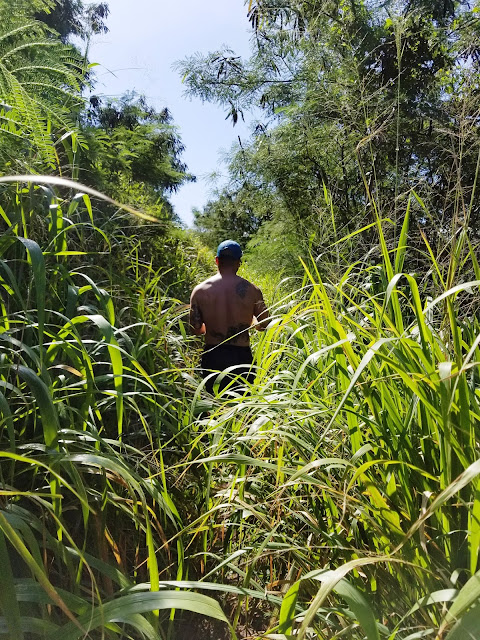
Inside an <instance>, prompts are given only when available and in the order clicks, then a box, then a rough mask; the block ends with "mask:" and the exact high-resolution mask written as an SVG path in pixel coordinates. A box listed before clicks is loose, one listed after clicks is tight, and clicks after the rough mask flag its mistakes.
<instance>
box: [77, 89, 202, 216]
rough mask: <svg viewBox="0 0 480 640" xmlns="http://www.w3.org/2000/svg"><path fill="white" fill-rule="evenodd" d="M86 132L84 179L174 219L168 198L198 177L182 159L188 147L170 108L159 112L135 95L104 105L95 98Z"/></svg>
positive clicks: (82, 174) (91, 105) (88, 115)
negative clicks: (173, 120) (184, 145)
mask: <svg viewBox="0 0 480 640" xmlns="http://www.w3.org/2000/svg"><path fill="white" fill-rule="evenodd" d="M83 133H84V135H85V137H86V140H87V142H88V150H87V151H85V152H84V153H83V155H82V160H81V169H80V177H81V180H82V181H84V182H85V183H87V184H91V185H92V186H94V187H96V188H97V189H99V190H100V191H102V192H104V193H106V194H108V195H110V196H111V197H113V198H116V199H117V200H121V201H126V202H132V203H134V204H136V205H137V206H139V207H141V208H144V209H145V210H147V211H149V212H150V213H152V214H154V215H156V216H159V217H162V218H166V219H171V218H173V217H174V216H173V210H172V207H171V205H170V203H169V201H168V195H169V194H170V193H172V192H174V191H176V190H177V189H178V188H179V187H180V186H181V185H182V184H184V183H185V182H188V181H193V180H194V179H195V178H194V177H193V176H192V175H191V174H189V173H188V171H187V167H186V165H185V164H184V163H183V161H182V160H181V154H182V152H183V150H184V147H183V144H182V142H181V139H180V137H179V134H178V130H177V128H176V127H175V126H174V125H173V123H172V116H171V114H170V112H169V111H168V109H163V110H162V111H160V112H158V111H156V110H155V109H154V108H152V107H150V106H149V105H148V104H147V102H146V100H145V98H144V97H142V96H140V97H138V96H136V95H135V94H133V93H131V94H127V95H125V96H124V97H123V98H121V99H120V100H109V101H107V102H106V103H103V102H102V101H101V100H100V99H99V98H97V97H92V98H91V100H90V108H89V111H88V113H87V114H86V117H85V119H84V125H83Z"/></svg>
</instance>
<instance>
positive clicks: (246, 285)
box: [235, 276, 262, 298]
mask: <svg viewBox="0 0 480 640" xmlns="http://www.w3.org/2000/svg"><path fill="white" fill-rule="evenodd" d="M235 291H236V293H237V294H238V295H239V296H240V297H241V298H245V297H246V296H247V295H249V296H251V295H252V294H253V295H254V296H255V297H258V296H261V295H262V292H261V290H260V288H259V287H257V285H256V284H253V282H250V280H247V279H246V278H242V277H240V276H237V282H236V284H235Z"/></svg>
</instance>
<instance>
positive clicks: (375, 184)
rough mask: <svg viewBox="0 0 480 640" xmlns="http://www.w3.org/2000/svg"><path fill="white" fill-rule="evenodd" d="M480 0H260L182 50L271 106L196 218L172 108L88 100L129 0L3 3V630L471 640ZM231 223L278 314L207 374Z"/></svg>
mask: <svg viewBox="0 0 480 640" xmlns="http://www.w3.org/2000/svg"><path fill="white" fill-rule="evenodd" d="M472 4H473V3H470V4H468V3H466V2H455V1H454V0H446V1H445V2H440V3H439V2H433V0H432V1H430V0H411V1H410V2H381V3H380V2H378V3H376V2H373V0H372V1H367V0H365V1H361V0H348V2H347V1H346V0H309V1H307V0H305V1H303V0H301V1H300V2H298V1H295V2H294V1H293V0H274V1H273V2H269V3H268V5H267V4H266V3H263V2H260V0H258V1H257V2H253V1H252V2H250V3H249V5H248V11H249V18H250V21H251V24H252V47H253V48H254V51H253V53H254V55H253V56H252V59H251V60H250V61H247V62H244V61H242V60H240V59H238V58H237V57H235V55H234V54H233V52H216V53H212V54H209V55H208V56H206V57H204V58H199V57H196V58H192V59H189V60H187V61H185V62H183V63H180V66H182V72H183V73H184V74H185V79H186V84H187V90H188V91H190V92H191V93H193V94H196V95H199V96H201V97H202V98H204V99H208V100H215V101H218V102H220V103H222V104H225V105H227V108H228V110H229V112H230V114H231V116H232V119H233V120H234V121H236V120H237V119H238V117H242V113H243V114H245V113H246V111H247V110H248V109H250V108H252V109H253V110H254V112H255V113H256V115H257V116H258V115H259V113H261V111H259V109H261V108H263V109H264V111H265V118H264V120H263V121H262V122H258V123H257V124H256V125H255V130H254V132H253V135H252V139H251V141H250V142H248V143H246V142H245V143H242V146H241V147H240V148H239V149H237V150H234V152H233V153H232V157H231V163H230V174H231V181H230V183H229V184H228V185H227V186H226V187H225V188H224V189H223V190H222V191H221V192H220V193H219V194H218V198H216V199H214V200H212V201H211V202H210V203H209V204H208V205H207V206H206V207H205V208H204V210H203V211H202V212H198V213H197V219H196V224H197V232H196V233H195V234H192V233H189V232H187V231H185V230H183V229H182V228H181V227H180V226H179V225H178V221H177V219H176V216H175V213H174V211H173V209H172V207H171V205H170V203H169V194H170V193H171V192H172V191H174V190H176V189H178V188H180V187H181V185H182V184H183V183H185V182H186V181H188V180H192V179H194V178H193V176H191V175H190V174H189V173H188V169H187V167H186V166H185V164H184V163H183V161H182V158H181V155H182V150H183V147H182V143H181V140H180V137H179V133H178V131H177V129H176V128H175V126H174V125H173V121H172V116H171V114H169V113H168V112H167V111H165V110H163V111H157V110H156V109H153V108H152V107H151V106H149V105H148V104H147V103H146V101H145V100H144V99H143V98H141V97H139V96H135V95H132V94H128V93H126V95H125V97H124V98H123V99H122V100H120V101H117V102H114V101H111V102H108V101H105V102H101V101H100V100H98V99H95V98H94V99H93V100H91V101H90V102H89V103H88V104H86V103H85V100H84V99H83V97H82V95H83V89H84V87H85V86H86V85H87V84H92V83H94V76H93V75H92V74H93V70H92V68H90V66H89V62H88V60H87V59H86V54H85V53H82V52H81V50H80V49H79V48H78V47H76V46H73V45H72V44H70V42H71V40H72V38H71V36H73V35H75V36H77V37H80V38H84V40H85V42H88V39H89V37H90V36H91V34H92V33H95V32H96V31H98V30H102V29H105V28H106V24H107V23H106V22H105V21H106V19H107V16H108V8H107V6H106V5H105V4H99V5H94V6H92V5H91V6H89V7H88V8H86V7H85V6H83V4H82V3H81V2H80V1H79V0H62V1H58V2H57V1H55V0H23V1H21V2H20V1H19V2H18V6H17V10H16V11H15V12H14V14H13V13H12V12H11V11H10V10H9V5H8V4H7V3H6V2H4V1H2V2H0V15H1V16H2V21H1V22H0V29H1V30H2V32H1V33H0V94H1V95H0V103H1V104H0V174H1V176H2V177H0V225H1V229H2V236H1V238H0V290H1V296H0V309H1V311H0V314H1V321H0V417H1V421H0V460H1V464H0V482H1V486H0V567H1V574H0V613H1V616H0V636H2V637H6V638H12V639H15V640H17V639H24V638H25V639H26V638H38V637H39V638H49V639H50V638H53V639H56V638H58V640H60V639H61V640H68V639H70V638H71V639H74V638H86V637H89V638H133V639H139V638H151V639H157V638H161V639H162V640H163V639H167V638H168V639H171V640H174V639H175V638H192V639H194V638H200V637H202V638H203V637H205V638H212V640H221V639H223V638H229V637H232V638H234V637H237V638H272V639H277V640H287V639H289V638H297V639H299V640H303V639H306V638H324V639H325V640H333V639H334V638H342V637H343V638H352V639H356V638H358V639H359V640H361V639H364V638H367V640H379V639H380V638H381V637H383V638H388V639H389V640H414V639H417V638H432V639H436V640H463V639H464V638H480V631H479V629H480V621H479V617H480V608H479V606H478V601H479V597H480V589H479V586H478V585H479V576H480V573H479V569H480V568H479V566H478V560H479V558H478V550H479V544H480V485H479V474H480V461H479V460H478V440H479V431H478V424H479V420H480V406H479V405H480V383H479V373H478V363H479V362H480V322H479V318H478V306H479V305H478V302H479V297H478V290H479V285H480V265H479V261H478V258H477V253H478V251H477V243H478V237H477V236H478V229H477V226H478V215H479V210H478V197H477V192H478V189H477V179H478V169H479V158H480V149H479V135H478V134H479V132H478V96H479V95H480V93H479V91H478V49H477V45H478V36H477V33H478V28H479V23H478V18H477V15H478V13H479V11H478V7H477V5H475V6H473V7H472ZM76 181H77V182H76ZM227 235H228V236H233V237H234V238H236V239H237V240H240V241H242V242H244V243H245V242H246V241H249V245H248V246H249V253H248V255H247V260H246V265H245V266H244V267H242V268H243V270H244V274H245V275H246V276H247V277H251V278H252V279H255V281H256V282H258V284H260V285H261V286H262V288H263V290H264V292H265V294H266V297H267V301H268V302H269V306H270V309H271V315H272V320H271V322H270V325H269V327H268V329H267V331H266V332H265V333H263V334H261V335H257V336H255V366H256V372H257V375H256V380H255V383H254V384H252V385H250V386H248V388H243V389H242V388H240V390H239V389H238V388H237V389H236V390H232V389H231V388H228V387H227V388H226V389H224V390H223V391H222V392H218V393H216V394H214V395H213V396H211V395H209V394H207V393H206V391H205V390H204V383H202V382H201V381H200V379H199V377H198V376H197V374H196V371H195V367H196V364H197V358H198V343H197V339H196V338H194V337H191V336H190V335H189V331H188V328H187V326H186V324H185V322H186V315H185V312H186V308H187V304H186V303H187V301H188V294H189V291H190V289H191V287H192V285H193V283H194V282H197V281H198V280H200V279H201V278H203V277H204V276H205V275H206V274H207V273H208V269H209V266H208V262H209V257H211V252H210V249H209V247H210V248H211V247H213V246H215V244H216V242H217V241H218V240H219V239H224V238H225V236H227ZM283 275H285V276H288V277H285V278H284V279H283V280H282V279H281V278H282V276H283Z"/></svg>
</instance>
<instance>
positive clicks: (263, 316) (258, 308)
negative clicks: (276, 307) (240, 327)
mask: <svg viewBox="0 0 480 640" xmlns="http://www.w3.org/2000/svg"><path fill="white" fill-rule="evenodd" d="M256 290H257V291H256V293H257V300H256V301H255V305H254V308H253V309H254V310H253V315H254V316H255V318H256V320H257V323H256V324H255V325H254V327H255V329H257V331H265V329H266V328H267V325H268V323H269V322H270V316H269V313H268V309H267V305H266V304H265V301H264V299H263V294H262V292H261V290H260V289H259V288H258V287H256Z"/></svg>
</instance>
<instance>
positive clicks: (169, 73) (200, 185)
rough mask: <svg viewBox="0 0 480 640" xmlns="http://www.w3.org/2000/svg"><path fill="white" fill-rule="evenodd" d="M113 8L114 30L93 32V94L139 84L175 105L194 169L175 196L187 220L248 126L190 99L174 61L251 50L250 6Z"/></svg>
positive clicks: (185, 1)
mask: <svg viewBox="0 0 480 640" xmlns="http://www.w3.org/2000/svg"><path fill="white" fill-rule="evenodd" d="M109 7H110V15H109V17H108V20H107V25H108V27H109V32H108V33H107V34H105V35H101V36H96V37H95V39H94V41H93V42H92V44H91V47H90V53H89V59H90V61H91V62H97V63H99V65H100V66H98V67H96V69H95V71H96V75H97V79H98V81H97V85H96V87H95V93H97V94H99V95H108V96H121V95H122V94H123V93H125V92H126V91H128V90H130V91H131V90H135V91H137V92H138V93H142V94H144V95H145V96H146V97H147V99H148V102H149V103H150V104H152V105H153V106H155V107H156V108H157V109H161V108H163V107H168V109H169V110H170V111H171V113H172V115H173V118H174V121H175V124H176V125H177V126H178V127H179V129H180V135H181V138H182V141H183V143H184V145H185V147H186V151H185V153H184V155H183V159H184V161H185V162H186V163H187V165H188V168H189V170H190V171H191V172H192V173H193V174H195V175H196V176H197V182H196V183H193V184H188V185H185V186H183V187H182V188H181V189H180V191H179V193H178V194H176V195H174V196H172V202H173V205H174V207H175V211H176V212H177V214H178V215H179V216H180V217H181V219H182V220H183V221H184V222H185V223H186V224H190V223H191V222H192V215H191V209H192V207H194V206H196V207H200V208H201V207H202V206H203V205H204V204H205V203H206V202H207V200H208V197H209V194H210V193H211V189H212V185H211V184H210V183H209V181H208V180H206V179H205V178H206V176H207V175H208V174H210V173H212V172H214V171H217V172H218V171H219V172H222V166H221V159H220V156H221V154H220V153H219V152H220V150H222V149H223V150H228V149H229V148H230V146H231V145H232V143H233V142H234V141H237V140H238V138H237V136H238V135H240V136H241V138H242V139H245V138H246V137H247V136H248V127H247V126H246V125H245V124H243V123H239V124H237V125H236V126H235V127H233V126H232V123H231V120H228V121H226V120H225V115H226V114H225V112H224V111H223V110H222V109H221V108H219V107H216V106H214V105H210V104H202V102H201V101H200V100H197V99H195V100H192V101H191V100H190V99H187V98H185V97H184V96H183V93H184V87H183V85H182V82H181V78H180V76H179V74H178V72H176V71H174V70H173V69H172V65H173V63H174V62H175V61H177V60H181V59H183V58H185V57H187V56H189V55H192V54H194V53H196V52H202V53H207V52H208V51H214V50H216V49H218V48H220V47H221V46H222V45H228V46H229V47H230V48H231V49H233V50H234V51H235V52H236V53H237V54H239V55H242V56H246V55H248V52H249V38H250V33H251V32H250V25H249V23H248V19H247V7H246V6H245V5H244V0H208V1H202V0H172V1H167V2H166V1H163V2H162V1H161V0H160V1H158V0H134V1H132V0H110V1H109ZM223 173H224V169H223Z"/></svg>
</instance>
